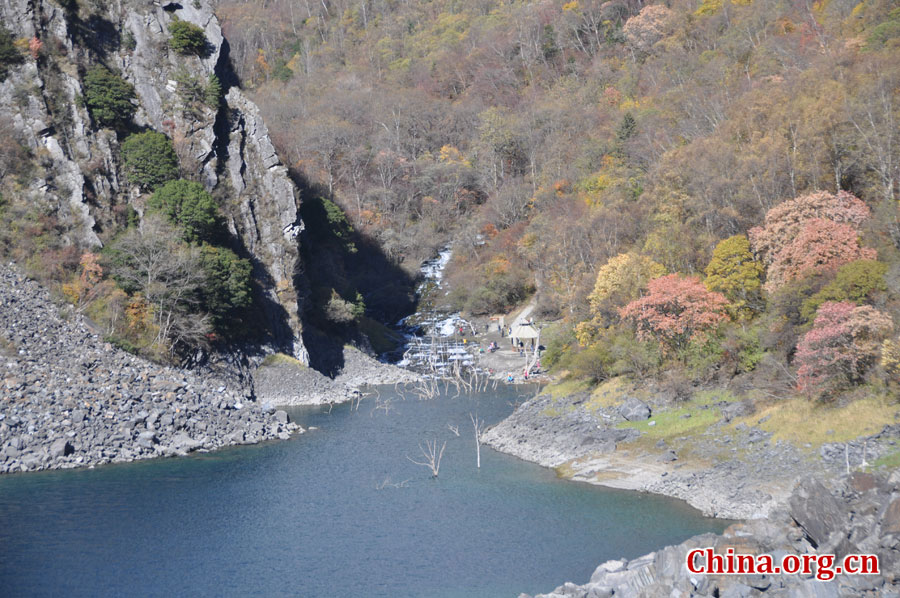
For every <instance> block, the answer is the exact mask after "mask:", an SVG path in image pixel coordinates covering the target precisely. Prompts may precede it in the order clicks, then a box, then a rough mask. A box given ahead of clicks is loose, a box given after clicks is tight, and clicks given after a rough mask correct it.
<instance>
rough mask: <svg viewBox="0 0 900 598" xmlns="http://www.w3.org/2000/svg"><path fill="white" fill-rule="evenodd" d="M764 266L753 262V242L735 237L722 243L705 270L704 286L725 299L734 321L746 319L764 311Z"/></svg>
mask: <svg viewBox="0 0 900 598" xmlns="http://www.w3.org/2000/svg"><path fill="white" fill-rule="evenodd" d="M762 274H763V266H762V264H761V263H759V262H758V261H756V260H755V259H754V258H753V254H752V253H751V252H750V241H749V240H748V239H747V237H746V236H744V235H735V236H733V237H729V238H727V239H725V240H724V241H721V242H720V243H719V244H718V245H716V248H715V249H714V250H713V256H712V259H711V260H710V261H709V264H708V265H707V266H706V280H705V281H704V284H705V285H706V288H707V289H709V290H710V291H717V292H719V293H722V294H723V295H725V297H726V298H727V299H728V302H729V303H730V306H729V311H730V312H731V316H732V317H733V318H737V317H740V316H747V315H750V314H752V313H753V312H755V311H759V310H760V309H762V308H763V299H762Z"/></svg>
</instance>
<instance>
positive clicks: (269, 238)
mask: <svg viewBox="0 0 900 598" xmlns="http://www.w3.org/2000/svg"><path fill="white" fill-rule="evenodd" d="M175 19H181V20H183V21H187V22H189V23H193V24H195V25H198V26H200V27H201V28H203V30H204V32H205V35H206V39H207V41H208V47H207V50H206V51H205V52H203V53H202V55H190V56H185V55H180V54H178V53H176V52H175V51H173V50H172V49H171V48H170V47H169V43H168V40H169V25H170V24H171V23H172V21H173V20H175ZM0 21H2V23H3V24H4V26H5V27H6V28H7V29H9V31H10V32H12V34H13V35H14V36H15V37H16V38H18V39H20V40H21V41H22V43H23V45H25V46H27V44H28V41H29V40H38V41H39V42H40V46H41V51H40V52H34V53H33V54H34V57H28V58H27V59H26V60H25V62H24V64H22V65H19V66H16V67H15V68H14V69H11V70H10V74H9V76H8V77H7V78H6V80H5V81H3V82H2V83H0V124H2V123H4V122H5V123H7V124H10V123H11V128H12V134H13V135H15V136H16V138H17V141H18V142H19V143H20V144H22V145H23V146H24V147H27V148H28V150H29V151H30V152H31V153H32V154H33V155H34V156H36V157H37V158H38V159H39V164H40V168H38V169H37V171H36V172H33V173H31V176H28V177H21V182H20V186H21V188H20V189H19V192H20V193H21V194H22V195H23V196H25V197H27V198H28V199H29V201H31V202H33V203H34V205H36V206H41V207H42V208H43V209H45V210H48V211H50V212H52V213H54V214H55V215H56V216H57V218H58V219H59V221H60V222H61V223H64V225H65V227H64V228H65V230H64V233H63V234H65V235H67V236H68V237H69V238H70V240H71V241H72V242H78V243H80V244H82V245H87V246H99V245H102V244H103V242H104V241H106V240H108V237H109V234H110V233H109V231H110V230H111V229H112V225H113V223H114V222H116V219H117V218H119V219H121V215H122V213H123V212H124V211H125V210H126V209H127V208H126V206H129V205H132V206H134V207H135V208H137V209H138V210H140V202H139V201H135V200H136V199H137V196H138V191H137V190H136V189H135V188H134V187H133V186H130V185H128V184H127V183H126V181H125V179H124V177H123V176H122V174H121V166H120V164H119V162H118V155H119V152H118V144H119V141H120V140H119V138H118V137H117V135H116V133H115V132H114V131H112V130H110V129H104V128H101V127H100V126H99V124H98V123H96V122H94V121H92V119H91V116H90V114H89V112H88V110H87V109H86V108H85V107H84V102H83V100H82V96H83V89H82V82H83V76H84V73H85V70H86V68H88V67H89V66H90V65H93V64H98V63H99V64H103V65H104V66H106V67H108V68H110V69H112V70H114V71H118V72H119V73H121V75H122V77H123V78H124V79H125V80H127V81H128V82H130V83H131V84H132V85H133V86H134V88H135V91H136V95H137V104H138V105H137V111H136V114H135V117H134V124H135V125H136V126H137V127H139V128H150V129H154V130H157V131H162V132H165V133H166V134H167V135H168V136H169V137H170V138H171V139H172V140H173V142H174V146H175V149H176V152H177V153H178V156H179V161H180V163H181V167H182V170H183V171H185V172H187V173H189V174H190V175H191V177H192V178H195V179H198V180H201V181H202V182H203V183H204V185H205V186H206V187H207V188H208V189H209V190H210V191H211V192H213V193H214V195H216V197H218V198H219V199H220V202H221V204H222V207H223V210H224V212H225V214H226V218H227V221H228V227H229V229H230V231H231V233H232V234H233V235H234V238H235V239H236V240H237V243H238V244H239V245H240V247H239V248H238V249H239V250H240V251H241V252H243V253H244V254H245V255H246V256H247V257H250V258H251V260H252V261H253V264H254V269H255V277H256V279H257V280H258V281H259V283H260V286H261V288H262V293H263V295H264V300H263V301H262V302H261V303H262V305H263V309H264V311H265V316H266V320H267V322H268V329H269V332H270V337H271V341H272V343H273V344H274V345H276V346H277V347H278V348H279V349H280V350H282V351H287V352H290V353H292V354H293V355H294V356H295V357H296V358H298V359H300V360H301V361H303V362H304V363H307V362H308V354H307V351H306V349H305V347H304V345H303V342H302V340H301V337H300V333H301V329H302V325H301V321H300V311H301V309H302V297H303V295H304V291H303V289H304V283H303V280H304V277H303V271H302V270H303V269H302V265H301V262H300V258H299V247H298V244H299V235H300V232H301V231H302V230H303V222H302V221H301V219H300V215H299V212H298V210H299V204H300V198H299V194H298V191H297V189H296V188H295V186H294V184H293V183H292V182H291V180H290V179H289V178H288V173H287V168H286V167H285V166H284V165H283V164H282V163H281V161H280V160H279V158H278V156H277V154H276V152H275V148H274V146H273V145H272V142H271V140H270V139H269V135H268V131H267V129H266V126H265V124H264V123H263V121H262V118H261V117H260V114H259V111H258V109H257V107H256V106H255V105H254V104H253V103H252V102H251V101H250V100H249V99H247V97H246V96H245V95H244V94H243V93H242V92H241V90H240V89H238V88H237V87H236V86H234V85H230V82H233V81H234V80H235V77H234V75H233V73H232V72H231V68H230V64H229V61H228V56H227V52H228V46H227V42H226V41H225V40H224V39H223V37H222V32H221V29H220V27H219V23H218V20H217V19H216V17H215V15H214V14H213V11H212V7H211V6H210V3H209V2H208V0H193V1H191V2H188V1H185V2H183V3H177V2H155V1H149V0H118V1H116V0H113V1H109V2H91V1H88V0H56V1H54V2H51V1H50V0H4V2H2V3H0ZM212 74H216V75H217V76H218V78H219V80H220V81H221V82H222V83H223V85H224V87H225V89H226V90H227V92H226V93H225V97H224V101H223V102H222V104H221V105H220V106H219V107H218V108H212V107H209V106H205V105H199V104H198V103H196V102H190V101H189V100H187V99H186V98H185V94H184V93H183V90H180V89H179V87H180V86H183V82H184V81H186V80H194V81H202V82H206V81H208V78H209V76H210V75H212ZM7 130H8V129H7Z"/></svg>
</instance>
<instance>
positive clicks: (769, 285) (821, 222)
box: [765, 218, 878, 293]
mask: <svg viewBox="0 0 900 598" xmlns="http://www.w3.org/2000/svg"><path fill="white" fill-rule="evenodd" d="M876 257H878V252H877V251H875V250H874V249H871V248H868V247H860V246H859V234H858V233H857V231H856V229H855V228H854V227H853V226H851V225H850V224H845V223H843V222H835V221H832V220H825V219H822V218H812V219H810V220H807V221H805V222H804V223H803V226H802V227H801V228H800V230H799V232H798V234H797V236H796V237H794V238H793V239H791V240H790V241H789V242H788V243H787V244H785V245H784V246H782V247H781V248H780V249H779V250H778V252H777V253H775V255H774V256H773V258H772V262H771V264H770V265H769V270H768V279H767V280H766V285H765V288H766V290H767V291H769V292H770V293H771V292H773V291H776V290H778V289H779V288H781V287H782V286H784V284H785V283H786V282H790V281H791V280H796V279H798V278H801V277H803V276H805V275H808V274H812V273H819V272H836V271H837V269H838V268H839V267H841V266H843V265H844V264H847V263H849V262H854V261H856V260H874V259H875V258H876Z"/></svg>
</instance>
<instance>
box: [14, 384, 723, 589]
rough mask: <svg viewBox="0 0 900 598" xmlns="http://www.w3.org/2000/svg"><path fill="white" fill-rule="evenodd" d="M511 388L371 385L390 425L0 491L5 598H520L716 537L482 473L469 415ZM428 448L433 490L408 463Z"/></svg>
mask: <svg viewBox="0 0 900 598" xmlns="http://www.w3.org/2000/svg"><path fill="white" fill-rule="evenodd" d="M519 392H524V391H520V390H517V389H514V388H506V387H504V388H501V389H500V390H499V391H497V392H491V393H488V394H485V395H479V396H476V397H458V398H449V397H444V398H440V399H435V400H431V401H417V400H415V399H412V398H408V399H406V400H401V399H400V398H399V397H397V396H393V390H392V389H381V397H382V399H381V401H382V402H381V403H380V404H381V405H384V400H386V399H389V398H393V400H392V401H391V402H390V408H389V409H388V410H387V411H385V410H384V409H375V406H376V402H375V400H374V399H368V400H365V401H363V403H362V405H361V406H360V407H359V409H358V410H352V409H351V408H350V407H349V406H346V405H345V406H342V407H335V408H334V409H333V410H332V412H331V413H330V414H329V413H325V412H323V410H321V409H308V410H297V411H295V412H294V416H295V419H296V420H298V421H300V422H301V423H303V424H304V425H314V426H318V427H319V429H318V430H315V431H311V432H309V433H307V434H304V435H301V436H298V437H296V438H294V439H292V440H290V441H286V442H274V443H267V444H264V445H259V446H252V447H237V448H232V449H227V450H223V451H219V452H216V453H211V454H206V455H196V456H193V457H190V458H182V459H165V460H155V461H145V462H140V463H133V464H126V465H112V466H105V467H101V468H97V469H94V470H75V471H64V472H43V473H31V474H24V475H10V476H4V477H0V596H92V597H96V596H165V597H167V598H168V597H173V596H316V597H317V596H353V597H364V596H366V597H368V596H371V597H378V596H392V597H401V596H423V597H425V596H427V597H467V598H477V597H495V596H517V595H518V594H519V593H520V592H528V593H536V592H546V591H549V590H551V589H553V588H554V587H556V586H557V585H559V584H561V583H562V582H564V581H575V582H577V583H584V582H586V581H588V579H589V578H590V575H591V573H592V571H593V570H594V568H595V567H596V566H597V564H599V563H600V562H602V561H605V560H608V559H611V558H618V557H627V558H633V557H635V556H638V555H640V554H643V553H646V552H649V551H652V550H656V549H658V548H660V547H662V546H665V545H668V544H674V543H678V542H681V541H683V540H684V539H686V538H688V537H690V536H692V535H694V534H698V533H702V532H707V531H713V532H718V531H721V530H722V529H723V527H724V525H725V522H722V521H716V520H711V519H707V518H704V517H702V516H701V515H700V514H699V513H698V512H697V511H695V510H693V509H691V508H690V507H688V506H687V505H686V504H684V503H682V502H679V501H675V500H670V499H666V498H662V497H658V496H652V495H645V494H637V493H632V492H625V491H617V490H610V489H604V488H600V487H595V486H589V485H586V484H579V483H575V482H568V481H562V480H559V479H557V478H556V476H555V475H554V473H553V472H552V471H550V470H547V469H544V468H541V467H538V466H536V465H533V464H529V463H525V462H523V461H519V460H517V459H515V458H513V457H509V456H507V455H502V454H500V453H496V452H494V451H492V450H490V449H488V448H486V447H483V448H482V451H481V461H482V467H481V469H480V470H477V469H476V468H475V444H474V440H473V435H472V424H471V422H470V420H469V413H474V412H476V411H477V413H478V416H479V417H480V418H483V419H485V420H487V422H488V423H489V424H490V423H495V422H497V421H499V420H500V419H501V418H503V417H505V416H506V415H507V414H509V412H511V410H512V405H513V403H514V402H515V401H517V400H522V399H524V397H521V396H518V394H517V393H519ZM448 423H449V424H451V425H453V426H458V427H459V432H460V436H459V437H456V436H455V435H454V434H453V433H452V432H451V431H450V430H449V429H448V427H447V424H448ZM431 439H437V440H438V443H439V444H441V443H443V442H445V441H446V443H447V445H446V450H445V453H444V457H443V460H442V462H441V468H440V476H439V478H438V479H436V480H435V479H431V477H430V473H429V472H428V471H427V470H426V469H425V468H423V467H420V466H418V465H415V464H413V463H411V462H410V461H409V460H408V459H407V457H412V458H414V459H416V460H420V459H421V455H420V454H419V448H418V446H417V445H418V444H419V443H424V441H426V440H431ZM386 481H387V482H388V483H387V484H385V482H386ZM392 484H393V485H392ZM381 486H384V487H383V488H382V489H379V488H380V487H381Z"/></svg>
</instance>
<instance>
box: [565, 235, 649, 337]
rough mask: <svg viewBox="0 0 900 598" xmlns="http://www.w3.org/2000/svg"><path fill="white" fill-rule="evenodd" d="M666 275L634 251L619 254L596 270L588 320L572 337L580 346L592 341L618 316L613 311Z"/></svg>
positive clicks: (577, 328) (646, 258) (579, 326)
mask: <svg viewBox="0 0 900 598" xmlns="http://www.w3.org/2000/svg"><path fill="white" fill-rule="evenodd" d="M665 274H666V268H665V267H664V266H663V265H661V264H658V263H656V262H654V261H653V260H651V259H650V258H648V257H647V256H644V255H640V254H638V253H634V252H630V253H621V254H619V255H617V256H616V257H614V258H612V259H610V260H609V261H608V262H606V264H604V265H603V266H602V267H601V268H600V269H599V270H598V271H597V280H596V282H595V283H594V291H593V292H592V293H591V294H590V295H589V296H588V300H589V301H590V305H591V319H590V320H586V321H584V322H581V323H580V324H578V326H576V328H575V336H576V338H578V342H579V343H580V344H581V345H582V346H587V345H589V344H591V342H592V341H593V339H594V337H595V335H596V333H597V331H598V330H599V329H600V328H605V327H606V326H608V325H609V324H610V323H611V322H612V321H614V319H616V318H618V313H617V310H618V308H620V307H622V306H623V305H625V304H627V303H628V302H630V301H633V300H635V299H637V298H638V297H640V295H641V291H642V290H644V289H645V288H646V287H647V283H648V282H650V281H651V280H653V279H654V278H659V277H660V276H664V275H665Z"/></svg>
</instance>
